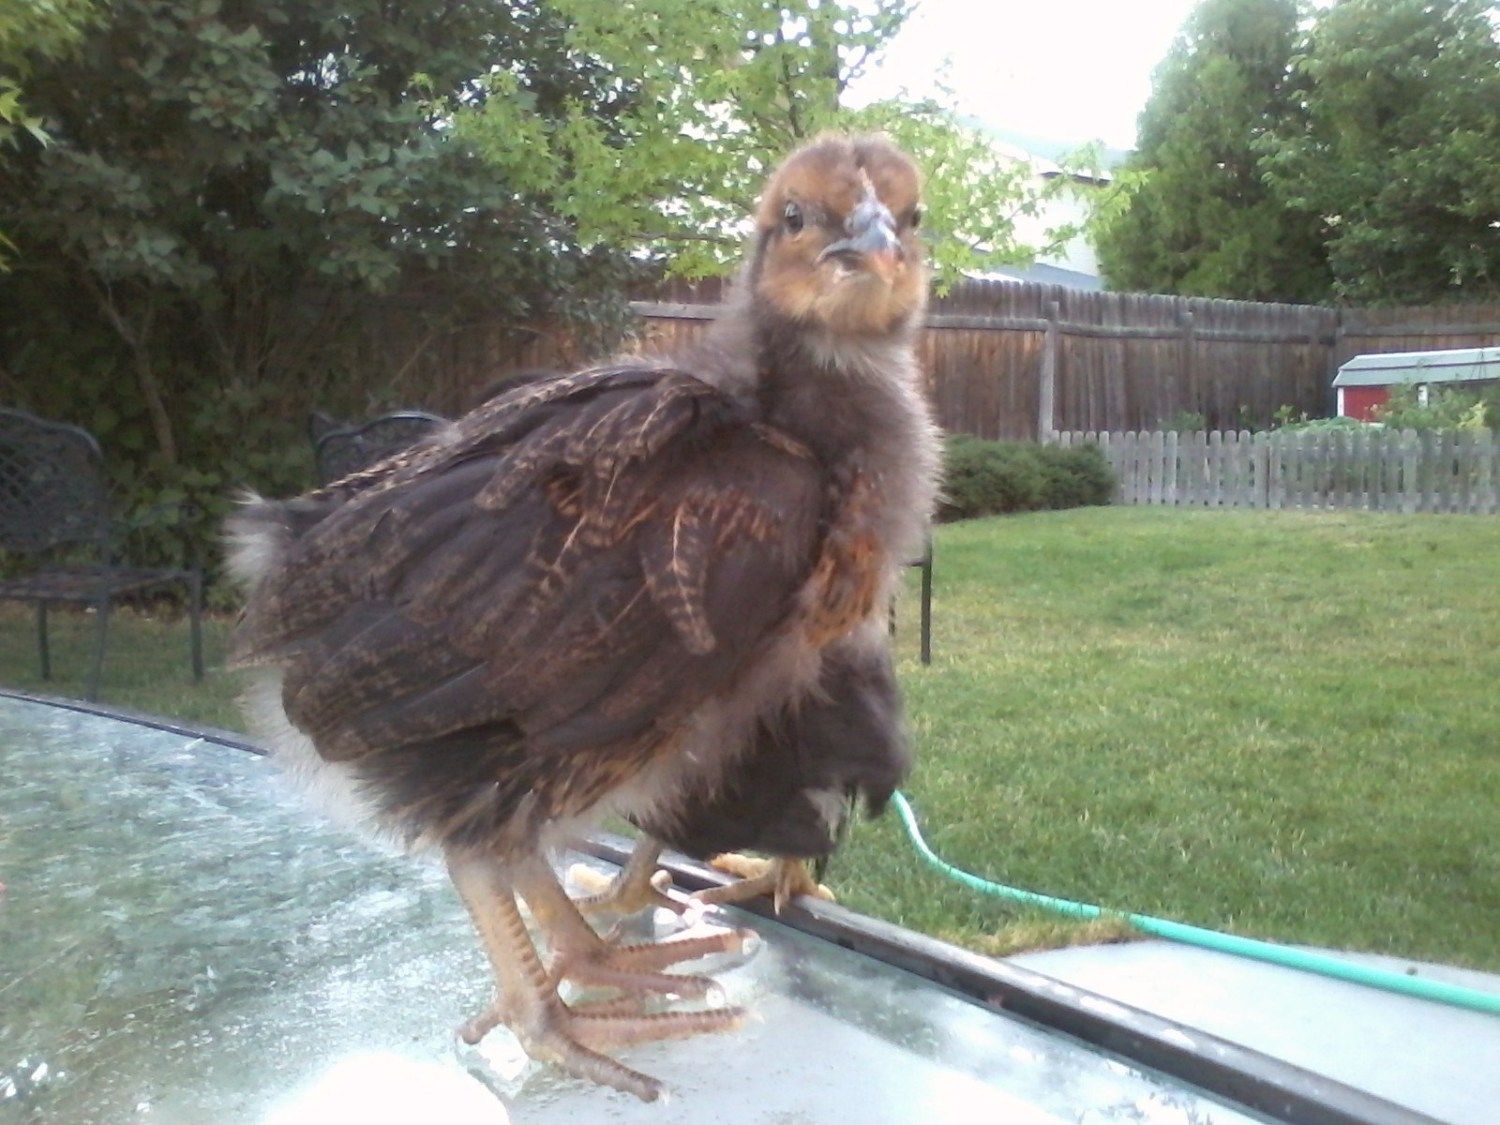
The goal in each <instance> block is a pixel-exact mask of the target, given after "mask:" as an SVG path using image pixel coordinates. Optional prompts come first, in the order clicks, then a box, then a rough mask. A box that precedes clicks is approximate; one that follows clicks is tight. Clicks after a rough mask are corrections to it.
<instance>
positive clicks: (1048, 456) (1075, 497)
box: [1036, 445, 1115, 508]
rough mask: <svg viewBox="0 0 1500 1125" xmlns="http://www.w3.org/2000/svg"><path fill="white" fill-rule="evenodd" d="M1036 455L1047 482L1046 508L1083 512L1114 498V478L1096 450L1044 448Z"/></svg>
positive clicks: (1090, 446)
mask: <svg viewBox="0 0 1500 1125" xmlns="http://www.w3.org/2000/svg"><path fill="white" fill-rule="evenodd" d="M1036 455H1037V457H1038V459H1039V460H1040V462H1041V466H1042V473H1043V475H1044V476H1045V478H1046V487H1045V489H1044V492H1043V498H1044V500H1045V503H1044V504H1043V507H1046V508H1083V507H1087V506H1088V505H1090V504H1108V503H1109V502H1110V499H1111V498H1112V497H1113V496H1114V493H1115V474H1114V473H1113V472H1112V471H1111V470H1110V467H1109V462H1108V461H1106V460H1105V459H1104V454H1102V453H1100V452H1099V448H1098V447H1097V446H1093V445H1082V446H1078V447H1077V448H1075V449H1064V448H1063V447H1062V446H1060V445H1041V446H1037V448H1036Z"/></svg>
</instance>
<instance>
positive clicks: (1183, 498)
mask: <svg viewBox="0 0 1500 1125" xmlns="http://www.w3.org/2000/svg"><path fill="white" fill-rule="evenodd" d="M1056 441H1057V444H1059V445H1064V446H1073V445H1097V446H1098V447H1099V449H1100V450H1101V451H1102V452H1103V453H1104V456H1105V457H1106V458H1107V459H1108V461H1109V463H1110V467H1111V468H1113V469H1114V472H1115V476H1116V477H1117V478H1118V479H1119V490H1118V492H1117V494H1116V497H1115V499H1116V502H1117V503H1121V504H1173V505H1179V506H1197V507H1210V508H1363V509H1366V510H1369V511H1382V512H1476V513H1496V512H1500V440H1497V437H1496V434H1495V432H1494V431H1491V430H1469V431H1459V432H1449V433H1442V434H1433V433H1417V432H1415V431H1413V430H1399V431H1397V430H1384V429H1379V428H1377V427H1373V426H1372V427H1368V428H1366V429H1363V430H1358V431H1336V432H1325V433H1308V432H1300V433H1299V432H1296V431H1293V432H1290V433H1279V432H1275V431H1272V432H1269V433H1251V432H1250V431H1248V430H1239V431H1235V430H1226V431H1222V432H1221V431H1211V432H1207V433H1205V432H1204V431H1202V430H1200V431H1198V432H1197V433H1176V432H1166V433H1163V432H1162V431H1159V430H1158V431H1153V432H1141V433H1102V432H1101V433H1094V432H1092V431H1090V432H1086V433H1077V432H1074V433H1061V434H1058V435H1056Z"/></svg>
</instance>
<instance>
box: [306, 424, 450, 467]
mask: <svg viewBox="0 0 1500 1125" xmlns="http://www.w3.org/2000/svg"><path fill="white" fill-rule="evenodd" d="M446 425H448V419H447V418H444V417H442V416H440V415H437V414H428V413H426V412H424V411H421V410H398V411H396V412H395V413H392V414H382V415H381V416H380V417H379V418H372V419H371V420H370V421H368V422H363V423H358V424H339V423H337V422H334V421H333V420H332V419H331V418H329V417H328V416H327V415H326V414H320V413H317V412H314V413H313V414H312V415H311V416H310V417H309V418H308V430H307V432H308V438H309V439H310V440H311V441H312V444H313V461H314V463H315V464H316V466H317V474H318V483H319V484H320V485H324V484H332V483H333V482H334V481H336V480H342V479H343V478H344V477H347V476H348V475H349V474H350V473H356V472H358V471H359V470H360V469H365V468H368V467H369V466H371V465H373V464H375V462H377V461H379V460H382V459H383V458H386V457H389V456H390V455H391V454H392V453H398V452H400V451H401V450H403V449H406V448H407V447H408V446H412V445H415V444H416V443H417V442H419V441H421V440H422V439H423V438H425V437H429V436H431V435H432V434H434V433H436V432H437V431H438V430H440V429H442V428H443V427H444V426H446Z"/></svg>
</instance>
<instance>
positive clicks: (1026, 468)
mask: <svg viewBox="0 0 1500 1125" xmlns="http://www.w3.org/2000/svg"><path fill="white" fill-rule="evenodd" d="M1114 487H1115V481H1114V475H1113V474H1112V473H1111V472H1110V469H1109V465H1108V463H1107V462H1106V461H1105V460H1104V455H1103V454H1102V453H1100V452H1099V450H1097V449H1095V448H1094V447H1093V446H1082V447H1079V448H1077V449H1062V448H1060V447H1056V446H1042V445H1035V444H1032V443H1030V442H1004V441H985V440H983V439H981V438H976V437H973V436H971V435H969V434H953V435H950V436H949V438H948V440H947V443H946V448H945V449H944V454H943V490H942V499H941V501H940V503H939V507H938V519H939V520H944V521H950V520H962V519H973V518H974V517H976V516H990V515H1001V514H1004V513H1008V512H1034V511H1038V510H1040V509H1044V508H1076V507H1079V506H1081V505H1084V504H1107V503H1109V499H1110V496H1111V495H1112V494H1113V492H1114Z"/></svg>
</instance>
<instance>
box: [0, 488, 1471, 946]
mask: <svg viewBox="0 0 1500 1125" xmlns="http://www.w3.org/2000/svg"><path fill="white" fill-rule="evenodd" d="M912 579H913V580H914V579H915V574H914V573H913V575H912ZM934 616H935V628H934V649H935V652H934V662H933V664H932V665H931V666H930V667H925V668H924V667H922V666H921V665H920V664H919V663H918V662H917V660H916V659H915V646H916V629H915V601H914V599H910V600H908V602H907V604H906V605H904V606H903V608H902V613H901V621H902V628H901V630H900V635H899V638H898V644H899V647H900V650H901V658H902V659H901V671H902V679H903V682H904V685H905V689H906V691H907V695H908V703H909V708H910V711H911V719H912V725H913V729H914V733H915V738H916V744H917V747H918V753H919V761H918V766H917V770H916V773H915V775H914V776H913V777H912V779H911V782H910V784H909V785H908V786H907V792H908V793H909V795H910V796H911V798H912V800H913V802H914V804H915V805H916V808H917V812H918V815H919V816H920V817H921V819H922V821H923V825H924V829H925V831H926V834H927V837H928V840H929V842H930V843H931V844H932V845H933V846H934V847H935V848H936V849H937V850H938V851H939V852H940V853H942V854H943V855H944V856H945V857H946V858H947V859H949V860H950V861H951V862H954V863H957V864H959V865H960V866H963V867H967V868H968V869H970V870H973V871H976V872H978V873H980V874H983V875H985V876H988V877H989V878H992V879H996V880H999V881H1001V882H1006V883H1010V884H1013V885H1017V886H1021V887H1026V888H1029V889H1034V890H1039V891H1045V892H1047V893H1050V894H1054V895H1061V896H1066V897H1071V898H1078V899H1082V900H1085V901H1089V902H1099V903H1102V904H1104V905H1106V906H1110V907H1114V908H1118V909H1123V910H1132V911H1138V912H1143V913H1152V914H1160V915H1164V916H1167V917H1171V918H1176V919H1180V920H1183V921H1188V922H1193V923H1197V924H1200V925H1207V926H1213V927H1217V928H1222V929H1227V930H1230V931H1233V932H1236V933H1242V934H1247V935H1252V936H1256V937H1263V938H1270V939H1274V940H1281V941H1290V942H1304V943H1311V944H1318V945H1329V946H1336V947H1344V948H1352V949H1364V950H1373V951H1380V952H1390V953H1398V954H1403V955H1408V956H1413V957H1420V958H1431V959H1435V960H1443V961H1451V962H1457V963H1462V964H1468V965H1475V966H1480V967H1486V968H1490V969H1500V520H1496V519H1494V518H1485V517H1462V516H1417V517H1400V516H1387V515H1375V514H1368V513H1347V514H1323V513H1291V512H1208V511H1176V510H1167V509H1155V510H1153V509H1145V508H1110V509H1085V510H1077V511H1072V512H1064V513H1048V514H1038V515H1032V516H1024V517H1011V518H1002V519H994V520H983V521H974V522H971V523H965V524H959V525H953V526H949V527H945V528H943V529H941V530H940V532H939V535H938V541H937V567H936V598H935V615H934ZM84 624H85V623H84V622H82V621H81V620H78V619H71V620H70V619H67V618H62V619H60V620H59V621H58V625H57V634H58V638H57V641H56V643H55V644H54V661H53V662H54V667H55V668H56V669H57V671H58V678H57V679H56V680H55V681H54V682H53V683H52V684H51V685H49V689H50V690H52V691H55V692H58V693H68V692H76V691H78V690H79V689H80V685H81V682H82V673H83V671H84V668H85V665H86V652H87V646H86V639H87V634H86V632H85V631H84ZM226 628H227V627H226V625H225V623H223V622H218V623H214V624H213V625H211V626H210V628H209V632H208V645H209V647H208V653H209V657H210V662H211V671H210V674H209V678H208V680H207V681H206V682H205V684H204V685H203V686H201V687H194V686H193V685H192V683H191V680H190V678H189V676H188V671H187V657H186V631H185V627H184V626H183V624H182V623H181V622H178V621H171V622H162V621H157V620H149V619H143V618H131V617H130V616H129V615H121V620H120V629H119V632H118V634H117V636H116V643H115V644H114V645H112V646H111V653H110V661H109V666H108V668H107V671H106V691H105V695H106V699H107V700H108V701H109V702H114V703H119V704H122V705H125V706H130V707H134V708H138V709H141V710H146V711H154V712H161V713H168V714H172V715H179V716H183V717H187V718H191V719H196V720H199V721H203V722H208V723H212V724H216V725H221V726H229V727H234V726H237V725H238V717H237V715H236V714H235V711H234V708H233V695H234V692H235V690H236V679H235V677H234V676H233V675H232V674H228V673H225V672H223V671H221V670H218V667H217V665H218V661H217V659H216V657H217V656H218V654H219V653H221V652H222V646H223V638H224V635H225V632H226ZM0 682H4V683H7V684H11V685H15V686H20V687H25V688H31V689H38V688H42V685H40V683H39V681H38V679H37V676H36V668H35V652H34V647H33V639H32V634H31V618H30V616H29V615H27V614H25V613H22V612H7V613H6V614H5V615H4V616H3V617H0ZM43 690H48V689H43ZM829 881H830V882H831V883H832V884H833V886H834V888H835V889H836V890H837V891H838V892H839V894H840V896H841V898H842V900H843V901H844V902H845V903H846V904H848V905H850V906H852V907H854V908H856V909H859V910H864V911H867V912H870V913H872V914H878V915H881V916H884V917H887V918H890V919H892V920H895V921H897V922H901V923H903V924H905V925H908V926H912V927H914V928H916V929H920V930H925V931H927V932H930V933H934V934H938V935H941V936H943V937H947V938H949V939H951V940H955V941H958V942H961V943H963V944H967V945H970V946H972V947H974V948H977V949H981V950H985V951H989V952H1004V951H1007V950H1010V949H1014V948H1017V947H1024V946H1027V945H1032V944H1038V943H1041V944H1050V943H1055V942H1060V941H1069V940H1079V939H1080V938H1084V937H1089V936H1096V935H1098V934H1100V933H1101V932H1102V933H1105V934H1107V933H1109V932H1112V931H1111V930H1110V928H1109V927H1102V928H1101V927H1094V928H1091V929H1088V930H1079V929H1078V928H1076V927H1074V926H1072V925H1071V924H1068V923H1060V922H1054V921H1052V920H1050V919H1046V918H1043V917H1041V916H1039V915H1037V914H1036V913H1034V912H1031V911H1025V910H1017V909H1016V908H1013V907H1009V906H1006V905H1004V904H1002V903H999V902H996V901H994V900H990V899H986V898H983V897H981V896H978V895H976V894H974V893H973V892H971V891H968V890H965V889H963V888H960V887H957V886H954V885H952V884H949V883H946V882H944V881H943V880H942V879H941V878H940V877H938V876H937V875H936V874H934V873H932V872H931V871H930V870H929V869H928V868H926V867H925V866H924V865H923V864H922V863H921V862H920V860H918V858H917V857H916V855H915V854H914V853H913V852H912V850H911V849H910V847H909V846H908V845H907V844H906V843H905V840H904V836H902V834H901V830H900V827H899V825H898V823H897V821H896V819H895V818H894V817H893V816H888V817H886V818H884V819H882V820H881V821H878V822H876V823H874V824H869V825H861V826H859V827H858V828H857V829H856V830H855V832H854V833H853V835H852V838H851V840H850V843H849V846H848V847H847V849H846V850H845V852H844V853H842V854H841V855H840V856H839V857H838V858H837V859H836V860H835V861H834V865H833V867H832V869H831V871H830V875H829Z"/></svg>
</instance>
